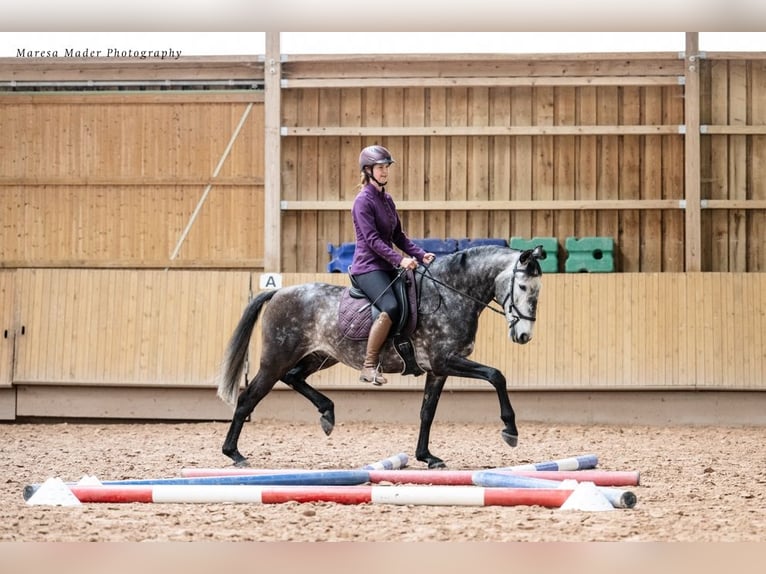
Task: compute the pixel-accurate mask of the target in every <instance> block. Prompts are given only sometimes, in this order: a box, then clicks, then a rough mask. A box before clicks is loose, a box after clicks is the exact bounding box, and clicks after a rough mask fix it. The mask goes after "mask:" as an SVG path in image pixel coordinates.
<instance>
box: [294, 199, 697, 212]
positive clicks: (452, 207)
mask: <svg viewBox="0 0 766 574" xmlns="http://www.w3.org/2000/svg"><path fill="white" fill-rule="evenodd" d="M351 203H352V202H351V201H283V202H282V206H281V207H282V210H283V211H302V210H309V211H310V210H318V211H346V210H348V209H351ZM396 207H397V209H398V210H424V211H429V210H437V211H443V210H448V211H482V210H511V211H550V210H565V209H568V210H623V209H650V210H651V209H659V210H669V209H683V206H682V204H681V203H680V202H679V201H678V200H675V199H616V200H607V199H572V200H569V199H539V200H538V199H532V200H511V201H469V200H447V201H437V200H429V201H398V202H397V204H396Z"/></svg>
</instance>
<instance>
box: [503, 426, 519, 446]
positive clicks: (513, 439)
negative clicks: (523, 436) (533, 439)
mask: <svg viewBox="0 0 766 574" xmlns="http://www.w3.org/2000/svg"><path fill="white" fill-rule="evenodd" d="M500 434H501V435H502V437H503V440H504V441H505V442H506V443H507V444H508V446H516V445H518V444H519V437H518V435H515V434H511V433H509V432H508V431H507V430H503V431H502V432H501V433H500Z"/></svg>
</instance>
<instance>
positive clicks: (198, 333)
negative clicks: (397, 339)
mask: <svg viewBox="0 0 766 574" xmlns="http://www.w3.org/2000/svg"><path fill="white" fill-rule="evenodd" d="M7 273H9V272H6V274H7ZM15 273H16V274H17V277H16V282H17V286H18V292H19V293H20V294H22V296H21V297H20V298H19V301H18V302H17V303H16V310H15V316H16V327H17V328H16V329H14V330H13V333H14V334H13V335H12V336H11V340H12V341H13V342H14V343H15V364H14V374H13V382H14V383H15V384H17V385H31V386H35V385H51V384H55V385H62V386H65V387H67V386H69V387H75V386H83V385H86V386H94V387H95V386H107V387H109V386H132V387H146V386H150V387H151V386H156V387H169V388H185V387H189V388H207V389H210V390H211V391H212V389H214V388H215V384H216V381H215V377H216V374H217V372H218V367H219V365H220V362H221V360H222V359H223V355H224V350H225V346H226V344H227V342H228V339H229V337H230V335H231V333H232V332H233V330H234V327H235V325H236V323H237V321H238V320H239V318H240V315H241V312H242V310H243V309H244V307H245V305H246V303H247V300H248V297H249V296H250V294H251V292H254V291H258V285H259V283H260V274H259V273H250V272H244V271H203V270H195V271H189V270H169V271H163V270H118V269H90V270H83V269H71V270H58V269H28V270H19V271H17V272H15ZM0 279H2V276H0ZM282 279H283V282H284V285H293V284H298V283H305V282H308V281H313V280H324V281H327V282H330V283H335V284H344V282H345V279H344V277H343V276H341V275H339V274H329V273H328V274H318V275H317V274H284V275H283V276H282ZM543 281H544V286H543V289H544V291H543V293H542V294H541V298H540V304H539V309H538V321H537V325H536V327H535V336H534V339H533V341H532V342H531V343H529V344H528V345H516V344H514V343H512V342H511V341H510V340H509V339H508V330H507V325H506V323H505V321H504V320H503V318H501V317H499V316H497V315H495V314H493V313H484V314H483V315H482V317H481V320H480V325H479V332H478V336H477V341H476V351H475V353H474V355H473V358H474V359H475V360H477V361H480V362H484V363H486V364H490V365H493V366H495V367H497V368H499V369H501V370H502V371H503V372H504V373H505V374H506V377H507V378H508V384H509V388H510V389H511V390H513V389H516V390H614V389H622V390H641V389H663V390H688V389H696V390H699V389H727V390H734V389H741V390H764V389H766V338H765V337H766V335H765V333H766V275H764V274H747V273H695V274H688V273H619V274H618V273H614V274H612V273H609V274H579V273H568V274H564V273H562V274H556V275H546V276H545V278H544V280H543ZM0 292H1V291H0ZM22 329H23V331H22ZM22 332H23V334H22ZM260 336H261V335H260V329H259V328H257V331H256V335H255V337H254V338H253V341H252V344H251V360H250V361H249V365H248V368H249V376H250V377H252V376H253V375H254V374H255V372H256V370H257V367H258V360H259V350H260ZM311 381H312V383H313V384H315V385H316V386H318V387H319V388H326V389H344V388H345V389H348V388H368V387H367V386H366V385H361V384H360V383H358V382H357V373H356V372H355V371H353V370H351V369H349V368H346V367H343V366H340V367H334V368H332V369H330V370H328V371H323V372H321V373H318V374H317V375H315V376H313V377H312V378H311ZM423 381H424V378H423V377H420V378H415V377H400V376H396V375H395V376H393V377H392V382H391V385H390V386H387V387H386V388H391V389H414V390H419V389H420V388H422V384H423ZM243 382H244V381H243ZM449 388H452V389H480V390H481V389H484V390H488V391H489V390H491V388H490V387H489V385H487V384H486V383H484V382H481V381H474V380H468V379H459V378H456V379H454V380H451V382H450V383H449ZM212 396H213V395H212V394H211V397H212Z"/></svg>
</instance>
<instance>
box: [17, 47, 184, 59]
mask: <svg viewBox="0 0 766 574" xmlns="http://www.w3.org/2000/svg"><path fill="white" fill-rule="evenodd" d="M16 57H17V58H135V59H138V60H146V59H148V58H153V59H158V60H177V59H178V58H180V57H181V50H173V49H172V48H169V49H167V50H132V49H128V50H120V49H118V48H107V49H103V50H101V49H99V50H94V49H91V48H85V49H83V50H78V49H75V48H64V49H63V50H29V49H27V48H17V49H16Z"/></svg>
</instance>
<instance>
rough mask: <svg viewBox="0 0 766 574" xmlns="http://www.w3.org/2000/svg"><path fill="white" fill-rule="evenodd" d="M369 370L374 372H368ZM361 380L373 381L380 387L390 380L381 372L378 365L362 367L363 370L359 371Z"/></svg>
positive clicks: (364, 381) (361, 381) (362, 381)
mask: <svg viewBox="0 0 766 574" xmlns="http://www.w3.org/2000/svg"><path fill="white" fill-rule="evenodd" d="M368 372H371V373H372V374H368ZM359 382H360V383H372V384H373V385H375V386H376V387H379V386H381V385H385V384H386V383H387V382H388V379H386V377H384V376H383V375H382V374H381V373H380V371H379V370H378V369H377V367H362V370H361V372H360V373H359Z"/></svg>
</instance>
